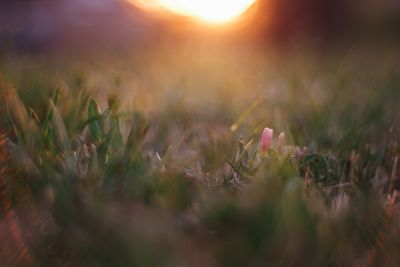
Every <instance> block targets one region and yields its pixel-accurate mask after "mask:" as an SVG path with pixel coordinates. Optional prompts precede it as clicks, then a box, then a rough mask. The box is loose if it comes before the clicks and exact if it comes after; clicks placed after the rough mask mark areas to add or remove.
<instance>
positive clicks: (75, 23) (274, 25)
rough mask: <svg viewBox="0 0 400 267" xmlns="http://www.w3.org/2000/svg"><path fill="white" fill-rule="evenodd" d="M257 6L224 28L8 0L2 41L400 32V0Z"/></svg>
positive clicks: (272, 0) (88, 5) (24, 45)
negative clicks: (205, 33)
mask: <svg viewBox="0 0 400 267" xmlns="http://www.w3.org/2000/svg"><path fill="white" fill-rule="evenodd" d="M133 1H135V0H133ZM367 3H368V4H367ZM253 9H255V12H253V13H252V17H251V18H250V19H249V21H248V22H246V24H245V25H235V26H233V27H230V28H229V29H228V30H226V29H225V30H222V31H221V30H220V27H217V26H216V27H212V26H208V27H204V28H202V27H201V26H199V25H196V23H193V22H192V21H190V20H187V19H183V18H181V17H178V16H161V15H160V14H155V13H154V14H153V13H151V14H150V13H149V12H146V11H143V10H141V9H139V8H137V7H135V6H134V5H132V4H131V3H128V2H127V1H125V0H58V1H50V0H25V1H12V0H3V1H1V2H0V45H1V44H2V43H3V44H4V43H12V45H13V46H16V47H18V48H20V49H24V50H31V51H36V50H48V49H50V48H56V49H59V48H60V47H62V48H66V47H68V48H69V47H72V49H78V48H79V49H84V48H88V49H90V48H91V47H93V46H94V45H95V46H96V47H108V48H113V47H118V48H124V47H126V48H128V49H131V48H132V47H135V46H136V45H138V44H141V43H149V42H150V43H151V42H154V41H157V40H159V39H160V38H165V37H166V38H167V37H168V36H172V38H176V34H177V33H178V34H183V35H185V34H192V33H193V32H194V31H208V32H214V36H215V35H223V34H226V32H229V33H232V32H233V33H240V34H242V35H244V36H246V38H247V37H248V36H251V38H250V40H251V41H253V42H254V41H257V42H259V41H260V40H261V41H263V40H264V39H277V40H281V41H287V40H291V39H292V38H294V37H296V36H298V35H306V36H308V37H311V38H312V39H333V38H336V36H340V38H342V37H343V36H346V35H347V36H354V34H353V33H354V32H356V33H359V32H361V31H364V30H365V29H364V28H367V30H366V31H375V32H377V33H380V32H386V28H387V29H389V30H387V32H390V34H392V35H395V34H396V32H395V33H393V31H396V28H398V27H396V26H395V25H398V22H399V18H400V16H399V15H400V0H379V1H378V0H365V1H364V0H363V1H361V0H335V1H334V0H331V1H330V0H326V1H320V0H298V1H295V2H293V1H292V0H279V1H278V0H259V1H258V3H257V5H256V7H254V8H253ZM360 21H361V22H360ZM369 24H371V25H369ZM360 25H363V27H364V28H362V27H360ZM199 29H200V30H199ZM360 29H361V30H360ZM382 29H385V30H382ZM351 31H353V33H351V34H349V32H351ZM215 32H216V34H215ZM243 33H245V34H243ZM254 36H256V38H254Z"/></svg>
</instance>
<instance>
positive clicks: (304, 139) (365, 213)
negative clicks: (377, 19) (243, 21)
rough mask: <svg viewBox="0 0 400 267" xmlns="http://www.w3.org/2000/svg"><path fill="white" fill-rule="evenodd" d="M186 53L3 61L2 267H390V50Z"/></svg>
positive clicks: (394, 58)
mask: <svg viewBox="0 0 400 267" xmlns="http://www.w3.org/2000/svg"><path fill="white" fill-rule="evenodd" d="M201 48H202V47H201V46H199V50H197V51H196V52H193V50H191V49H190V48H187V47H186V48H185V47H184V49H181V50H179V52H176V51H175V52H176V53H169V52H168V51H169V50H167V52H166V51H164V53H163V52H160V53H159V54H157V55H154V56H153V57H149V58H146V56H148V55H146V56H143V57H142V58H140V57H138V58H134V59H133V60H134V62H135V63H126V62H123V63H121V62H119V63H118V64H116V65H117V66H115V65H113V63H110V62H106V63H104V62H103V63H98V64H89V65H86V64H83V65H82V67H76V66H74V67H70V66H65V67H60V65H59V64H57V63H55V62H46V61H45V62H41V63H37V62H36V61H35V59H29V58H20V59H15V58H14V59H13V60H10V58H12V57H11V56H10V57H9V58H7V56H4V58H3V59H4V60H3V63H2V66H1V69H2V73H3V78H2V81H1V84H0V87H1V94H2V97H1V101H2V103H1V106H2V112H1V115H0V119H1V123H2V129H3V134H4V136H3V137H2V139H1V155H2V156H3V157H4V159H3V163H2V165H1V167H2V174H1V181H0V182H1V198H2V201H1V203H2V205H1V213H0V216H1V225H0V238H1V240H2V244H1V250H0V263H1V265H2V266H29V265H32V266H230V267H231V266H266V265H268V266H269V265H271V266H378V265H379V266H381V265H383V266H397V265H398V263H399V262H400V254H399V253H398V249H397V248H398V246H399V245H400V239H399V238H400V235H399V227H398V220H399V217H398V204H397V191H396V190H399V189H400V188H399V187H400V183H399V176H398V168H399V167H398V164H397V162H398V155H399V146H398V141H399V134H400V128H399V123H400V121H399V120H400V114H399V112H398V104H399V103H400V88H399V87H400V73H399V70H398V64H399V62H398V55H397V53H396V50H394V51H393V50H390V49H388V50H387V51H384V52H382V53H374V51H375V50H374V51H369V50H364V51H363V50H354V51H353V50H351V51H350V52H349V53H348V54H346V55H343V54H342V56H336V55H334V54H332V55H331V56H325V55H319V56H318V55H317V53H315V54H314V53H299V54H297V52H294V54H295V55H296V56H287V57H286V58H285V57H273V56H267V55H266V56H265V57H260V56H259V54H257V52H255V53H252V52H248V51H245V50H244V51H242V53H240V54H239V55H234V54H235V53H236V52H234V51H229V50H228V51H226V50H224V51H210V50H208V49H205V48H203V49H201ZM210 54H211V55H213V57H211V56H210ZM172 55H174V56H172ZM145 59H146V61H145ZM54 66H58V67H60V69H55V68H54ZM396 66H397V68H396ZM77 70H78V71H77ZM264 127H270V128H273V129H274V130H275V138H274V142H273V145H272V148H273V149H270V150H269V151H268V152H267V153H264V154H262V153H260V151H259V139H260V135H261V132H262V130H263V128H264ZM279 132H285V133H286V146H285V147H284V148H279V147H278V145H277V143H276V142H277V141H276V136H277V134H278V133H279ZM297 146H298V147H300V148H302V147H307V150H304V151H303V150H302V151H303V152H305V151H306V152H305V153H300V154H296V153H295V151H296V147H297Z"/></svg>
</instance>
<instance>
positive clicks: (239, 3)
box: [130, 0, 256, 23]
mask: <svg viewBox="0 0 400 267" xmlns="http://www.w3.org/2000/svg"><path fill="white" fill-rule="evenodd" d="M130 1H131V2H132V1H133V0H130ZM255 1H256V0H219V1H215V0H153V1H143V0H142V1H139V2H140V3H141V4H142V5H144V6H147V7H152V8H163V9H166V10H168V11H170V12H173V13H176V14H179V15H183V16H188V17H192V18H195V19H199V20H202V21H205V22H209V23H226V22H230V21H233V20H235V19H236V18H238V17H239V16H240V15H241V14H242V13H244V12H245V11H246V10H247V9H248V8H249V7H250V6H251V5H252V4H253V3H254V2H255Z"/></svg>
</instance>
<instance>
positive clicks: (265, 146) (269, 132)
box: [261, 128, 274, 152]
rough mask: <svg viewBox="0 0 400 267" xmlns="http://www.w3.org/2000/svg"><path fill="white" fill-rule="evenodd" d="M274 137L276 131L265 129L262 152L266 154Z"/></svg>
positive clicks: (262, 138)
mask: <svg viewBox="0 0 400 267" xmlns="http://www.w3.org/2000/svg"><path fill="white" fill-rule="evenodd" d="M273 135H274V130H272V129H270V128H265V129H264V131H263V133H262V136H261V152H266V151H267V150H268V148H269V146H270V145H271V143H272V136H273Z"/></svg>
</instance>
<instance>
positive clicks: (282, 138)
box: [277, 132, 286, 147]
mask: <svg viewBox="0 0 400 267" xmlns="http://www.w3.org/2000/svg"><path fill="white" fill-rule="evenodd" d="M285 139H286V135H285V133H284V132H282V133H280V134H279V136H278V144H277V146H278V147H283V146H284V145H285Z"/></svg>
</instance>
